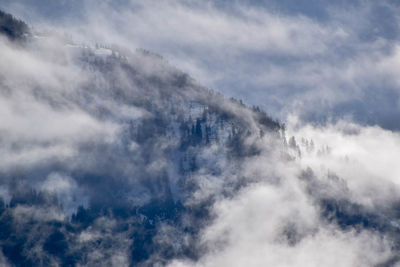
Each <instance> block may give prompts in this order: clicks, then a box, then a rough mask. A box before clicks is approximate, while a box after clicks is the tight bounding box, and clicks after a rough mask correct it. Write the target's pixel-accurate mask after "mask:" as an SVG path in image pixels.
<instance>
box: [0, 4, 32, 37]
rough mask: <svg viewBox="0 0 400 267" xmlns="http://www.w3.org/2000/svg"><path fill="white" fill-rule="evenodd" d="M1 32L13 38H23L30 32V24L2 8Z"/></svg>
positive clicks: (0, 18) (0, 12)
mask: <svg viewBox="0 0 400 267" xmlns="http://www.w3.org/2000/svg"><path fill="white" fill-rule="evenodd" d="M0 33H1V34H3V35H5V36H7V37H8V38H10V39H11V40H21V39H24V38H25V37H27V36H28V35H29V33H30V30H29V27H28V25H27V24H26V23H25V22H23V21H21V20H18V19H16V18H14V17H13V16H12V15H10V14H7V13H5V12H3V11H1V10H0Z"/></svg>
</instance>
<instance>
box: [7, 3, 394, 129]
mask: <svg viewBox="0 0 400 267" xmlns="http://www.w3.org/2000/svg"><path fill="white" fill-rule="evenodd" d="M399 3H400V2H399V1H351V2H349V1H315V0H312V1H305V0H301V1H294V0H284V1H276V0H265V1H253V0H243V1H225V0H220V1H211V0H209V1H202V2H201V3H200V2H198V1H190V0H174V1H145V2H144V1H136V0H131V1H122V0H120V1H92V0H86V1H75V0H71V1H61V0H59V1H48V0H41V1H26V0H16V1H11V0H0V6H1V7H3V8H4V9H5V10H7V11H10V12H13V13H14V14H16V15H17V16H19V17H20V18H22V19H25V20H27V21H28V22H29V23H31V24H32V25H33V26H34V27H35V28H36V29H51V30H58V31H61V32H68V33H69V34H71V35H72V36H73V38H74V39H75V40H82V41H85V42H99V43H106V44H118V45H121V46H124V47H126V48H128V49H132V50H133V49H135V48H137V47H141V48H145V49H148V50H151V51H153V52H156V53H158V54H160V55H162V56H164V57H165V58H166V59H167V60H168V61H170V62H171V63H172V64H173V65H175V66H177V67H178V68H180V69H182V70H184V71H186V72H188V73H189V74H190V75H191V76H193V77H194V78H195V79H196V80H198V81H199V83H201V84H203V85H205V86H207V87H210V88H212V89H214V90H217V91H220V92H222V93H224V94H225V95H227V96H233V97H235V98H240V99H243V100H244V102H246V103H247V104H250V105H259V106H261V107H262V108H263V109H265V110H266V111H267V112H268V113H270V114H271V115H272V116H273V117H276V118H279V119H280V120H282V121H286V120H287V117H288V116H290V115H294V116H298V117H300V119H301V120H302V121H305V122H313V123H325V122H331V121H336V120H340V119H345V120H349V121H355V122H357V123H360V124H362V125H379V126H381V127H383V128H386V129H391V130H398V129H400V126H399V125H398V119H397V118H398V117H399V116H400V102H399V96H400V79H399V78H398V77H400V75H399V73H398V72H399V71H398V69H399V64H400V43H399V37H400V33H399V15H398V14H400V12H399Z"/></svg>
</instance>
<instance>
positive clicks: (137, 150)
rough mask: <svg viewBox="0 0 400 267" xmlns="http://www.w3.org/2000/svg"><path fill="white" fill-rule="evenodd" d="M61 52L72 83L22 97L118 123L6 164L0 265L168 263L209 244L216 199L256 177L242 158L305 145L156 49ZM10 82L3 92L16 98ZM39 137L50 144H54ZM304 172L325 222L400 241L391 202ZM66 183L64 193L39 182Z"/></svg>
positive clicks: (19, 34)
mask: <svg viewBox="0 0 400 267" xmlns="http://www.w3.org/2000/svg"><path fill="white" fill-rule="evenodd" d="M0 27H1V28H0V31H1V33H2V34H4V35H6V36H7V37H9V38H10V39H11V40H18V39H24V38H27V43H28V44H26V45H27V46H29V43H30V42H32V43H35V42H36V41H35V37H34V36H28V35H27V33H28V27H27V26H26V24H25V23H23V22H21V21H18V20H15V19H14V18H13V17H12V16H10V15H8V14H5V13H3V12H0ZM20 49H22V50H23V49H27V51H30V50H29V48H20ZM64 50H65V51H66V52H65V59H62V60H65V61H66V62H67V61H68V60H69V58H72V59H71V62H73V63H74V64H75V65H76V66H79V71H81V72H80V74H79V77H80V78H82V79H81V80H80V81H79V83H78V86H76V84H66V85H65V88H62V89H61V90H60V93H59V92H57V93H52V88H48V87H40V86H35V87H34V89H33V90H32V91H29V94H32V95H33V97H34V99H35V101H38V102H39V103H41V104H43V105H45V106H46V107H51V108H54V109H55V110H56V111H57V112H64V111H65V110H79V111H80V112H84V113H85V114H87V115H88V116H89V117H90V118H94V119H95V120H96V121H98V122H101V123H103V124H104V125H107V127H108V126H109V127H110V128H112V129H114V128H116V129H117V130H115V131H113V138H101V137H99V138H97V137H96V138H90V139H89V140H83V141H82V140H79V141H77V142H76V143H74V145H76V151H75V153H73V156H71V157H60V158H58V157H54V158H50V159H47V160H46V161H43V162H41V163H40V164H36V165H32V164H31V165H29V164H27V165H25V164H24V162H20V165H16V166H17V167H15V168H12V169H11V170H7V171H4V170H1V173H0V177H1V179H0V181H1V186H2V188H7V190H8V191H9V199H8V200H6V199H2V200H1V201H0V247H1V253H0V264H1V263H2V262H4V263H8V264H10V265H11V266H14V265H15V266H125V265H126V264H128V265H129V266H155V265H156V264H159V265H158V266H163V265H166V264H167V263H169V262H170V261H171V260H172V259H190V260H193V261H196V260H197V259H199V258H200V257H201V256H202V255H203V254H204V253H205V252H206V250H207V248H205V247H204V245H203V244H202V243H201V242H200V241H199V238H200V232H201V231H202V229H203V228H204V227H205V226H207V225H208V224H209V223H210V222H211V221H212V220H213V218H214V216H215V214H213V213H212V212H211V209H212V207H213V204H214V203H215V201H216V200H218V199H220V198H222V197H224V198H230V197H232V196H234V195H235V194H237V192H239V191H240V190H241V188H242V187H244V186H246V185H247V184H249V183H253V182H256V181H257V179H258V178H257V177H256V176H250V174H249V173H248V172H246V171H244V170H245V169H246V166H245V164H246V162H249V161H250V160H252V159H253V158H255V157H259V156H260V155H264V156H265V157H266V159H268V158H271V161H272V160H273V159H274V158H276V157H278V158H279V159H281V160H282V161H284V162H290V161H293V160H294V158H295V157H298V156H299V154H301V152H300V150H299V147H298V145H297V144H296V141H295V140H294V139H290V140H289V144H287V142H286V138H285V131H284V126H283V125H282V124H280V123H279V122H277V121H275V120H273V119H271V118H270V117H268V115H266V113H265V112H263V111H262V110H260V109H259V108H257V107H254V108H249V107H247V106H245V105H244V104H242V103H241V101H236V100H233V99H226V98H225V97H223V96H222V95H220V94H218V93H215V92H213V91H210V90H208V89H206V88H203V87H201V86H199V85H198V84H197V83H196V82H195V81H194V80H193V79H191V78H190V77H189V76H188V75H187V74H185V73H182V72H181V71H179V70H177V69H175V68H173V67H171V66H170V65H169V64H168V63H167V62H166V61H165V60H163V59H162V58H161V57H159V56H157V55H154V54H152V53H150V52H147V51H145V50H138V51H136V52H135V53H127V52H126V53H121V52H119V51H118V49H111V48H108V47H101V46H97V47H88V46H84V45H76V44H72V43H70V44H66V45H65V47H64V48H63V51H64ZM35 51H36V50H35ZM43 60H45V57H44V59H43ZM62 64H64V63H62ZM0 83H1V85H0V86H1V87H3V88H7V87H8V85H7V84H6V85H4V84H3V82H2V80H0ZM70 87H73V90H71V89H70ZM8 89H9V88H8ZM13 90H14V89H13V88H11V93H10V92H9V90H5V89H4V90H3V89H2V91H1V93H4V94H6V91H7V94H10V95H12V91H13ZM61 114H63V113H61ZM132 114H134V115H132ZM88 131H90V127H89V126H88ZM84 134H85V133H84V132H82V135H84ZM35 142H36V143H35V145H37V146H40V147H43V148H47V147H49V146H51V145H52V143H51V142H53V141H49V142H40V141H35ZM54 142H56V141H54ZM23 145H24V144H23V143H22V144H21V143H15V144H13V148H14V149H15V150H19V149H22V148H21V147H22V146H23ZM269 155H270V156H269ZM271 173H272V170H271ZM272 176H273V175H271V177H272ZM46 177H47V178H46ZM279 179H280V178H279V177H273V178H271V183H277V184H278V183H279ZM299 179H300V180H301V181H303V182H304V184H305V187H306V188H307V190H308V192H309V197H310V199H312V201H314V202H315V203H317V205H318V206H319V207H320V211H321V216H322V217H323V218H325V220H326V221H327V222H328V223H332V224H335V225H339V226H340V227H341V228H342V229H344V230H346V229H349V228H352V229H360V228H367V229H373V231H380V232H382V233H389V234H390V236H391V237H392V238H393V240H400V239H399V238H398V236H399V231H398V230H397V228H395V227H394V226H392V225H391V224H390V223H389V221H388V219H387V218H386V217H385V216H384V215H383V212H386V211H381V212H382V214H376V213H371V212H370V211H369V210H368V209H366V208H363V207H359V206H357V205H356V204H353V203H351V202H349V201H348V200H345V199H344V200H337V199H330V198H329V196H326V195H324V194H319V193H318V192H320V191H323V190H320V188H325V187H326V186H331V187H341V186H343V185H342V181H341V180H340V178H338V177H336V176H334V175H332V177H331V180H330V184H329V185H326V184H321V182H320V180H318V179H316V177H315V176H314V174H313V171H312V170H311V169H308V170H305V171H304V172H303V173H302V174H301V175H300V176H299ZM67 182H68V186H65V188H67V189H65V191H57V190H53V191H52V190H45V189H46V188H48V187H46V186H47V185H50V186H54V185H55V184H56V183H60V184H65V183H67ZM209 184H211V185H213V186H212V187H213V188H212V190H208V187H211V186H210V185H209ZM344 187H345V186H344ZM50 188H53V187H50ZM63 188H64V187H63ZM68 190H69V191H68ZM391 211H392V210H390V211H388V212H391ZM282 235H284V236H285V240H287V242H288V243H289V244H292V245H293V244H296V243H297V242H299V241H300V240H301V236H299V235H297V233H296V229H295V228H294V229H289V230H288V231H286V232H284V233H282ZM396 246H398V244H397V243H396ZM124 255H128V262H126V259H124V257H123V256H124ZM120 256H121V257H120ZM396 261H397V259H392V262H396ZM392 262H389V263H384V265H382V266H391V265H390V264H391V263H392ZM385 264H386V265H385Z"/></svg>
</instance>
